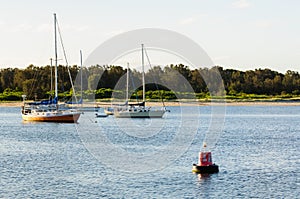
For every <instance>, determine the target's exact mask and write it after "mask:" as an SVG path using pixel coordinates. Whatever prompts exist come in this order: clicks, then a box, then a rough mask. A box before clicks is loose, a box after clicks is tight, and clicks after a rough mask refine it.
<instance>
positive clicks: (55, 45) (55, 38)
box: [54, 13, 58, 97]
mask: <svg viewBox="0 0 300 199" xmlns="http://www.w3.org/2000/svg"><path fill="white" fill-rule="evenodd" d="M54 51H55V97H58V94H57V84H58V83H57V36H56V14H55V13H54Z"/></svg>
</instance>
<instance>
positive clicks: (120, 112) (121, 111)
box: [114, 44, 166, 118]
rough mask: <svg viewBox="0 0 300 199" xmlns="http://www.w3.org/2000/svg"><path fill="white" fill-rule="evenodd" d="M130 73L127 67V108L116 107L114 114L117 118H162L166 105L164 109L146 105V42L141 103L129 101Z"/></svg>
mask: <svg viewBox="0 0 300 199" xmlns="http://www.w3.org/2000/svg"><path fill="white" fill-rule="evenodd" d="M128 73H129V69H127V88H126V91H127V94H126V98H127V99H126V106H125V108H118V109H115V112H114V115H115V117H117V118H162V117H163V115H164V114H165V112H166V109H165V107H162V109H152V108H151V107H146V106H145V71H144V44H142V84H143V101H142V102H141V103H136V104H129V103H128Z"/></svg>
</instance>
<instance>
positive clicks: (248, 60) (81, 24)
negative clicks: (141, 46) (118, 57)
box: [0, 0, 300, 73]
mask: <svg viewBox="0 0 300 199" xmlns="http://www.w3.org/2000/svg"><path fill="white" fill-rule="evenodd" d="M0 5H1V6H0V35H1V37H0V45H1V47H0V67H1V68H7V67H20V68H24V67H27V66H28V65H29V64H34V65H38V66H43V65H47V64H49V63H50V61H49V59H50V58H51V57H53V54H54V53H53V51H54V50H53V46H54V44H53V13H57V17H58V21H59V25H60V28H61V31H62V36H63V40H64V45H65V48H66V52H67V56H68V61H69V63H70V64H79V62H80V60H79V50H82V51H83V55H84V58H85V57H87V56H88V55H89V54H90V53H91V52H92V51H93V50H94V49H95V48H97V46H99V45H100V44H101V43H102V42H104V41H106V40H107V39H109V38H111V37H112V36H115V35H117V34H120V33H122V32H127V31H131V30H135V29H139V28H163V29H168V30H172V31H176V32H178V33H180V34H183V35H185V36H187V37H189V38H190V39H192V40H194V41H195V42H196V43H198V44H199V45H200V46H201V47H202V48H203V49H204V50H205V51H206V52H207V54H208V55H209V56H210V57H211V59H212V60H213V62H214V64H215V65H220V66H223V67H224V68H233V69H238V70H250V69H255V68H270V69H272V70H276V71H279V72H283V73H285V72H286V70H288V69H290V70H294V71H300V12H299V10H300V1H298V0H287V1H282V0H184V1H183V0H151V1H142V0H124V1H121V0H119V1H116V0H110V1H104V0H86V1H76V0H73V1H71V0H51V1H47V0H45V1H41V0H40V1H38V0H26V1H21V0H19V1H17V0H10V1H8V0H6V1H4V0H0ZM61 57H62V56H61ZM165 61H166V60H155V64H161V65H164V64H168V63H165ZM174 61H175V60H174ZM62 64H63V63H62Z"/></svg>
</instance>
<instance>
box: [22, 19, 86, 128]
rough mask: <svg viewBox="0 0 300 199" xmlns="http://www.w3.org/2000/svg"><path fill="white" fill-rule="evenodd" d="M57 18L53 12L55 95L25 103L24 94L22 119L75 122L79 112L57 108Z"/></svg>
mask: <svg viewBox="0 0 300 199" xmlns="http://www.w3.org/2000/svg"><path fill="white" fill-rule="evenodd" d="M56 25H57V20H56V14H54V37H55V97H54V99H51V100H43V101H40V102H32V103H25V98H26V96H25V95H23V100H24V105H23V106H22V119H23V120H24V121H38V122H69V123H76V122H77V121H78V119H79V117H80V114H81V113H80V112H78V111H77V110H75V109H68V110H60V109H59V108H58V74H57V36H56V32H57V28H56Z"/></svg>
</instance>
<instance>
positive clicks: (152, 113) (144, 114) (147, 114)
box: [114, 110, 165, 118]
mask: <svg viewBox="0 0 300 199" xmlns="http://www.w3.org/2000/svg"><path fill="white" fill-rule="evenodd" d="M164 114H165V111H164V110H149V111H128V110H124V111H115V113H114V115H115V117H117V118H162V117H163V115H164Z"/></svg>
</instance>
